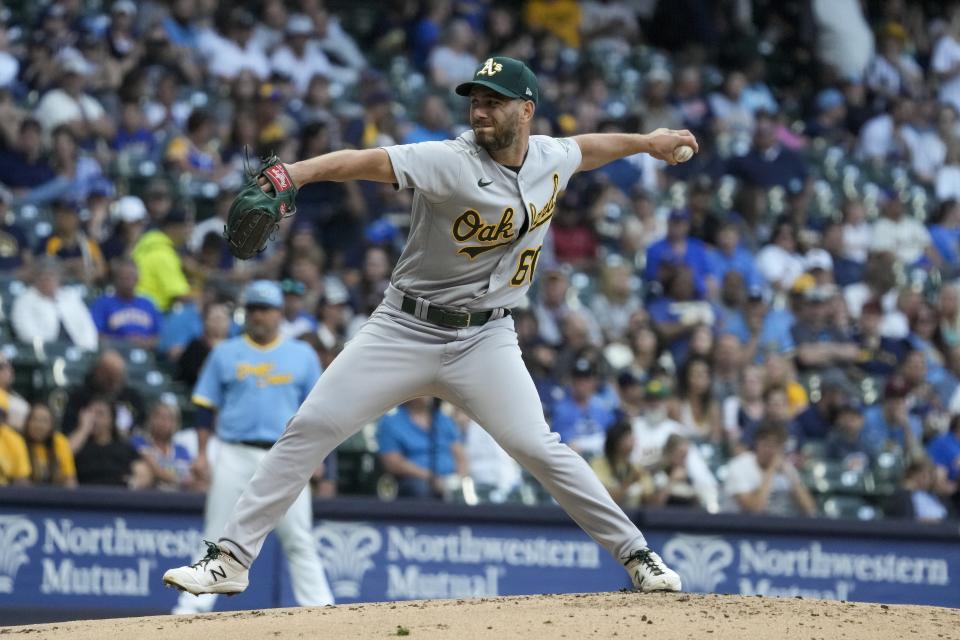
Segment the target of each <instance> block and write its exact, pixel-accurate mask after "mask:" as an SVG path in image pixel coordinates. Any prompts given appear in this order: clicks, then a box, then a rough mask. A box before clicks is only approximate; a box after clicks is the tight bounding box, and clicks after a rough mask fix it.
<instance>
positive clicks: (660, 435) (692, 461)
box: [630, 417, 719, 513]
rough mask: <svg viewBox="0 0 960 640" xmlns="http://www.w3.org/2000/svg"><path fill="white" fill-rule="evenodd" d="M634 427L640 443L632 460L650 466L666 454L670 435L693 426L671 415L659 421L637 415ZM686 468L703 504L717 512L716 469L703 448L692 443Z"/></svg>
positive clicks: (635, 436) (684, 432)
mask: <svg viewBox="0 0 960 640" xmlns="http://www.w3.org/2000/svg"><path fill="white" fill-rule="evenodd" d="M632 427H633V436H634V439H635V440H636V443H637V444H636V445H635V446H634V449H633V451H632V452H631V453H630V463H631V464H635V465H638V466H641V467H646V468H648V469H649V468H652V467H654V466H656V465H657V463H659V462H660V459H661V458H662V457H663V447H664V445H666V444H667V438H669V437H670V436H671V435H673V434H678V435H689V434H690V429H688V428H687V427H685V426H683V425H682V424H680V423H679V422H677V421H675V420H671V419H670V418H667V417H664V418H662V419H661V420H659V421H656V422H653V421H648V420H646V419H645V418H634V420H633V422H632ZM686 467H687V474H688V475H689V476H690V482H691V483H692V484H693V486H694V488H695V489H696V490H697V495H698V496H699V497H700V502H701V504H703V506H704V508H705V509H706V510H707V511H709V512H711V513H714V512H716V510H717V508H718V507H719V503H718V502H719V498H718V495H719V487H718V485H717V479H716V478H715V477H713V472H712V471H710V467H708V466H707V463H706V461H705V460H704V459H703V456H702V455H701V454H700V450H699V449H697V447H696V445H695V444H692V443H691V445H690V449H689V451H688V452H687V459H686Z"/></svg>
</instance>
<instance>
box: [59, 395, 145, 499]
mask: <svg viewBox="0 0 960 640" xmlns="http://www.w3.org/2000/svg"><path fill="white" fill-rule="evenodd" d="M70 448H71V449H72V450H73V452H74V456H75V457H76V462H77V480H78V481H79V483H80V484H83V485H87V484H91V485H114V486H125V487H129V488H131V489H145V488H147V487H148V486H150V469H149V467H148V466H147V465H146V463H145V462H144V461H143V460H142V459H141V458H140V455H139V454H138V453H137V451H136V449H134V448H133V446H132V445H131V444H130V443H129V442H128V441H127V439H126V438H125V437H124V436H122V435H120V432H119V431H118V430H117V426H116V423H115V421H114V412H113V406H112V405H111V404H110V403H109V402H108V401H106V400H102V399H99V398H94V399H92V400H90V402H89V403H88V404H87V406H86V407H84V409H83V410H82V411H80V413H79V414H78V416H77V423H76V425H74V428H73V430H72V431H71V433H70Z"/></svg>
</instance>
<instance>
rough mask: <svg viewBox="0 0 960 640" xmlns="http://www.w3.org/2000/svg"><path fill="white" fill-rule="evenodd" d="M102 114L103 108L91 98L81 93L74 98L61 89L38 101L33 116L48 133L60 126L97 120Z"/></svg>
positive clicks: (47, 94)
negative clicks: (79, 121)
mask: <svg viewBox="0 0 960 640" xmlns="http://www.w3.org/2000/svg"><path fill="white" fill-rule="evenodd" d="M103 114H104V110H103V107H102V106H100V103H99V102H97V99H96V98H94V97H93V96H89V95H87V94H85V93H82V94H80V96H78V97H76V98H74V97H73V96H71V95H70V94H68V93H67V92H66V91H64V90H63V89H53V90H52V91H48V92H47V93H46V94H44V96H43V97H42V98H41V99H40V104H38V105H37V109H36V111H34V114H33V115H34V116H35V117H36V118H37V120H38V121H39V122H40V126H42V127H43V130H44V131H46V132H48V133H49V132H50V131H53V130H54V129H56V128H57V127H58V126H59V125H61V124H64V123H67V122H74V121H77V120H98V119H99V118H102V117H103Z"/></svg>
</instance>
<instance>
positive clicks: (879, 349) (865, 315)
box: [855, 300, 909, 378]
mask: <svg viewBox="0 0 960 640" xmlns="http://www.w3.org/2000/svg"><path fill="white" fill-rule="evenodd" d="M882 321H883V308H882V307H881V305H880V301H879V300H871V301H869V302H867V303H866V304H865V305H863V308H862V309H861V310H860V322H859V323H858V324H857V327H858V330H857V333H856V336H855V338H856V341H857V344H858V345H859V347H860V355H859V356H858V357H857V366H858V367H859V368H860V369H861V370H862V371H863V372H864V373H866V374H868V375H871V376H879V377H882V378H885V377H887V376H889V375H891V374H892V373H893V372H894V371H896V368H897V365H898V364H899V363H900V362H901V361H902V360H903V358H904V357H905V356H906V352H907V348H908V346H909V345H908V344H907V342H906V340H904V339H901V338H890V337H887V336H884V335H882V333H881V331H880V326H881V322H882Z"/></svg>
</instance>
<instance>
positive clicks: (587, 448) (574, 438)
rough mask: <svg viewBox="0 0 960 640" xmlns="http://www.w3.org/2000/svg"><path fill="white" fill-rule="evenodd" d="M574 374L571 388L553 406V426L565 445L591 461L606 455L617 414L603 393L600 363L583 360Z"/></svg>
mask: <svg viewBox="0 0 960 640" xmlns="http://www.w3.org/2000/svg"><path fill="white" fill-rule="evenodd" d="M570 375H571V381H570V386H569V387H568V388H567V389H565V390H564V396H563V398H562V399H560V400H558V401H557V402H556V403H555V404H554V405H553V413H552V420H551V424H550V426H551V429H553V431H556V432H557V433H558V434H559V435H560V440H561V441H562V442H563V443H564V444H566V445H567V446H568V447H570V448H571V449H573V450H574V451H576V452H577V453H579V454H580V455H582V456H583V457H585V458H587V459H589V458H592V457H593V456H596V455H600V454H601V453H602V452H603V446H604V442H605V440H606V434H607V430H609V429H610V427H611V426H613V423H614V421H615V420H616V414H615V413H614V411H613V408H612V407H611V406H609V404H608V403H607V402H606V401H605V400H604V398H603V396H602V395H600V393H599V390H600V389H599V382H598V375H599V372H598V371H597V363H595V362H593V361H591V359H590V358H588V357H586V356H584V357H579V358H577V360H576V361H575V362H574V364H573V371H572V372H571V374H570Z"/></svg>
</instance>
